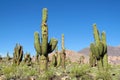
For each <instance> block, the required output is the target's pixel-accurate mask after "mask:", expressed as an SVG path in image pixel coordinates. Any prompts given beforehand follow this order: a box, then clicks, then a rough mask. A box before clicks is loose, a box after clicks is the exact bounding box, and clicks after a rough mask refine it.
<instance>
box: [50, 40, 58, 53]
mask: <svg viewBox="0 0 120 80" xmlns="http://www.w3.org/2000/svg"><path fill="white" fill-rule="evenodd" d="M57 43H58V41H57V40H56V39H54V38H51V40H50V42H49V43H48V53H51V52H52V51H53V50H54V49H55V48H56V46H57Z"/></svg>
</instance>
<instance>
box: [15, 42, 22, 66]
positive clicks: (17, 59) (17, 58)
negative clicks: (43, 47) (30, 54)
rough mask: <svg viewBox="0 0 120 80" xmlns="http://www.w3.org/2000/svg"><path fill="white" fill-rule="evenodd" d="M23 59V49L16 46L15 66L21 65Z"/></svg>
mask: <svg viewBox="0 0 120 80" xmlns="http://www.w3.org/2000/svg"><path fill="white" fill-rule="evenodd" d="M22 58H23V47H22V46H21V45H20V44H16V46H15V48H14V54H13V64H15V65H19V64H20V62H21V61H22Z"/></svg>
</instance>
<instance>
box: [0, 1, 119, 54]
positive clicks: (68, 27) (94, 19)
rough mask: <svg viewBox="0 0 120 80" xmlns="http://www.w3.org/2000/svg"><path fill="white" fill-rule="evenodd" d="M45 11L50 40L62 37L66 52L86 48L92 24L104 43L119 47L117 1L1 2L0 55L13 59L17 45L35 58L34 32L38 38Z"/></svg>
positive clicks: (91, 32) (90, 37) (59, 41)
mask: <svg viewBox="0 0 120 80" xmlns="http://www.w3.org/2000/svg"><path fill="white" fill-rule="evenodd" d="M44 7H45V8H48V22H47V23H48V28H49V39H50V38H52V37H54V38H56V39H58V46H59V50H60V49H61V34H62V33H64V35H65V47H66V49H70V50H74V51H79V50H81V49H83V48H86V47H89V45H90V43H91V42H93V41H94V39H93V27H92V25H93V24H94V23H96V24H97V27H98V29H99V31H100V32H102V31H105V32H106V35H107V43H108V45H111V46H119V45H120V0H0V55H2V56H5V55H6V53H7V52H9V53H10V55H11V56H12V54H13V51H14V47H15V44H16V43H20V44H21V45H22V46H23V49H24V53H25V52H30V53H31V55H35V54H36V52H35V49H34V32H35V31H39V32H40V34H41V28H40V25H41V15H42V14H41V11H42V8H44Z"/></svg>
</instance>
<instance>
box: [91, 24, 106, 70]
mask: <svg viewBox="0 0 120 80" xmlns="http://www.w3.org/2000/svg"><path fill="white" fill-rule="evenodd" d="M93 29H94V41H95V43H91V45H90V50H91V52H92V55H94V56H95V57H96V59H97V65H98V69H99V70H105V69H107V65H108V58H107V44H106V35H105V32H102V34H101V36H102V37H100V35H99V31H98V30H97V27H96V24H94V25H93Z"/></svg>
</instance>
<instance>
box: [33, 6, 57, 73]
mask: <svg viewBox="0 0 120 80" xmlns="http://www.w3.org/2000/svg"><path fill="white" fill-rule="evenodd" d="M47 17H48V10H47V9H46V8H43V10H42V25H41V30H42V31H41V32H42V37H41V41H40V37H39V33H38V32H35V33H34V47H35V50H36V52H37V54H39V55H41V56H40V70H42V71H43V70H47V66H48V54H49V53H51V52H52V51H53V50H54V49H55V47H56V45H57V43H58V41H57V40H56V39H54V38H51V40H50V42H49V43H48V26H47Z"/></svg>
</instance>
